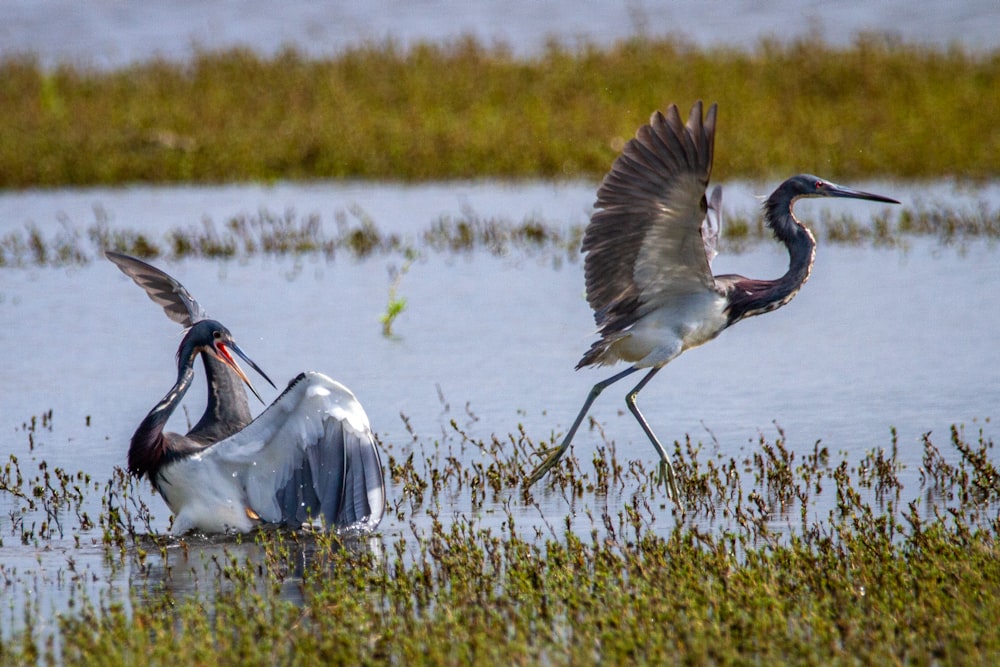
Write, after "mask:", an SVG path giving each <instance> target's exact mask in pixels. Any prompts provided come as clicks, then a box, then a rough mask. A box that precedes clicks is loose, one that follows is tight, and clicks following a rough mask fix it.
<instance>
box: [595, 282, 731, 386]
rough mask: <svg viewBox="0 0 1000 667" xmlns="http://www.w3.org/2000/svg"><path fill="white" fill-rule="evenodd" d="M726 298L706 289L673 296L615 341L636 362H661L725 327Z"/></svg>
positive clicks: (641, 364)
mask: <svg viewBox="0 0 1000 667" xmlns="http://www.w3.org/2000/svg"><path fill="white" fill-rule="evenodd" d="M725 307H726V300H725V298H723V297H722V296H721V295H718V294H710V293H705V294H703V295H692V296H690V297H688V298H686V299H684V300H675V301H673V302H671V303H670V305H669V306H664V307H661V308H660V309H658V310H655V311H653V312H652V313H650V314H648V315H647V316H645V317H643V318H642V319H641V320H639V321H638V322H636V323H635V324H634V325H633V326H632V327H631V328H630V329H629V331H628V335H627V336H626V337H624V338H623V339H622V340H620V341H618V342H617V343H616V345H615V348H616V351H617V352H618V354H619V356H621V358H622V359H625V360H627V361H632V362H635V365H636V366H639V367H642V368H651V367H653V366H662V365H663V364H665V363H667V362H668V361H670V360H671V359H673V358H674V357H676V356H677V355H679V354H680V353H681V352H683V351H685V350H688V349H691V348H693V347H698V346H699V345H703V344H704V343H707V342H708V341H710V340H712V339H713V338H715V337H716V336H718V335H719V333H720V332H721V331H722V330H723V329H725V328H726V323H727V318H726V315H725Z"/></svg>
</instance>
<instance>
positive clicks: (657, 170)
mask: <svg viewBox="0 0 1000 667" xmlns="http://www.w3.org/2000/svg"><path fill="white" fill-rule="evenodd" d="M715 116H716V105H714V104H713V105H712V106H711V107H709V109H708V114H707V115H706V116H705V118H704V120H702V104H701V102H698V103H696V104H695V105H694V107H693V108H692V109H691V114H690V116H689V118H688V121H687V124H686V125H685V124H684V123H682V121H681V117H680V114H679V113H678V111H677V107H676V105H670V107H669V108H668V109H667V111H666V113H665V114H662V113H660V112H656V113H654V114H653V116H652V118H651V119H650V121H649V124H648V125H643V126H642V127H641V128H639V130H638V131H637V132H636V136H635V138H633V139H631V140H629V142H628V143H627V144H626V145H625V148H624V150H623V151H622V154H621V155H619V156H618V158H617V159H616V160H615V162H614V164H613V165H612V166H611V171H609V172H608V174H607V175H606V176H605V177H604V181H603V182H602V183H601V187H600V188H599V189H598V191H597V203H596V204H595V208H596V209H597V210H596V211H595V212H594V214H593V216H592V217H591V221H590V224H589V225H588V226H587V230H586V233H585V234H584V239H583V246H582V250H583V251H584V252H586V253H587V259H586V262H585V273H586V279H587V301H588V303H590V306H591V307H592V308H593V309H594V319H595V320H596V321H597V324H598V326H600V327H601V329H602V331H603V332H604V333H608V332H612V331H620V330H622V329H624V328H626V327H628V326H629V325H630V324H632V323H633V322H635V321H636V320H637V319H638V318H640V317H642V316H643V315H644V314H646V313H648V312H650V311H652V310H654V309H656V308H657V307H658V306H660V305H663V304H664V303H668V302H670V301H671V300H672V299H676V298H683V297H685V296H688V295H690V294H693V293H697V292H703V291H705V290H715V281H714V280H713V278H712V272H711V270H710V268H709V260H708V257H707V256H706V249H705V239H704V238H703V228H702V223H703V221H704V220H705V216H706V213H707V212H708V202H707V200H706V199H705V188H706V187H707V186H708V179H709V176H710V175H711V172H712V156H713V151H714V144H715Z"/></svg>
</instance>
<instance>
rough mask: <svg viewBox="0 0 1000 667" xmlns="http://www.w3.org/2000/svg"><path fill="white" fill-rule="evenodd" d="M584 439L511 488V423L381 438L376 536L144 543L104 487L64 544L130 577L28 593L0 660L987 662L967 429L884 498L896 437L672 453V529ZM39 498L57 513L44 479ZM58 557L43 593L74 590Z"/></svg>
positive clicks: (618, 467)
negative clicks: (385, 478) (859, 453)
mask: <svg viewBox="0 0 1000 667" xmlns="http://www.w3.org/2000/svg"><path fill="white" fill-rule="evenodd" d="M403 420H404V422H406V421H407V420H406V417H405V416H403ZM591 426H592V427H593V428H594V429H595V431H596V432H597V433H598V435H599V438H600V439H601V444H600V445H599V446H598V448H597V449H596V451H595V454H594V457H593V460H592V461H585V460H580V459H578V458H575V457H573V456H567V457H564V459H563V460H562V461H561V462H560V464H559V465H558V466H557V467H556V468H555V469H554V470H553V471H552V473H551V474H550V475H549V476H548V477H547V478H545V479H544V480H542V482H541V484H540V485H539V486H538V487H536V488H534V489H532V490H530V491H529V490H525V489H523V488H522V487H521V484H522V481H523V479H524V476H525V473H526V471H528V470H531V468H532V466H533V464H534V463H536V462H537V460H538V458H539V456H540V452H541V450H542V449H544V448H545V447H547V446H549V444H550V443H548V442H547V441H546V440H536V439H534V438H533V437H532V436H531V435H530V434H528V433H525V432H524V430H523V429H518V430H517V431H515V432H512V433H509V434H506V435H503V436H493V437H491V438H487V439H476V438H473V437H470V436H469V435H468V434H467V433H466V432H465V430H464V427H463V426H462V425H460V424H459V423H457V422H456V421H454V420H453V421H452V422H451V424H450V427H448V428H446V429H445V430H444V431H442V432H441V433H440V434H438V435H436V436H434V437H433V438H427V437H424V436H421V435H419V434H416V433H412V431H411V434H412V440H410V441H408V442H406V443H397V444H393V443H383V446H384V447H385V448H386V450H387V453H388V456H387V458H386V462H387V472H388V473H389V482H390V485H389V489H390V509H389V514H388V516H387V518H386V521H385V523H384V524H383V530H384V531H385V532H384V533H383V534H381V535H374V536H336V535H330V534H323V533H315V532H307V531H287V530H274V529H270V530H262V531H259V532H257V533H255V534H251V535H248V536H243V537H237V538H229V539H219V538H212V539H209V538H204V537H199V536H196V535H195V536H187V537H185V538H183V539H176V538H169V537H165V536H160V535H157V534H155V531H152V530H151V529H150V524H149V516H148V513H147V510H146V508H145V507H144V506H143V505H142V504H141V503H137V502H136V501H135V500H134V487H133V482H131V481H130V480H129V478H128V477H127V476H125V475H124V473H122V472H121V471H120V470H119V471H116V473H115V475H114V477H113V478H112V479H110V480H108V482H107V484H106V485H102V484H95V485H87V487H86V490H85V491H84V493H86V494H88V495H90V496H94V495H96V496H99V497H100V499H101V506H102V507H103V510H102V517H101V518H100V520H99V522H98V523H97V525H96V526H94V525H82V524H81V525H79V526H75V527H73V528H72V531H73V532H74V533H77V534H79V535H80V537H79V538H78V539H79V540H80V541H83V542H84V543H88V542H93V543H95V544H97V545H99V547H100V548H101V549H103V551H104V553H105V559H104V567H105V568H106V569H107V571H108V572H109V573H110V574H107V575H105V576H109V578H111V579H114V578H115V577H117V576H120V574H121V573H128V586H127V587H126V588H124V589H121V588H119V589H117V590H115V589H108V590H106V591H104V592H102V593H100V594H97V595H89V594H87V593H86V592H79V593H77V594H75V596H74V597H73V598H72V599H73V600H74V602H73V604H72V605H70V608H69V609H67V610H65V611H64V612H63V613H61V614H60V615H59V616H58V619H57V623H55V624H51V623H50V624H47V625H46V624H45V623H43V619H44V618H45V617H46V611H45V610H44V609H40V608H38V607H37V605H38V603H37V602H33V601H32V600H33V598H32V597H31V596H30V595H28V596H26V602H25V608H24V610H23V614H24V618H23V622H22V623H21V627H20V629H19V630H18V631H17V632H16V633H15V634H14V635H13V636H12V637H11V638H10V640H9V641H6V642H5V643H3V644H0V662H3V663H5V664H23V663H25V662H41V663H52V662H60V661H65V662H67V663H72V664H77V663H87V664H90V663H94V662H96V663H100V664H133V663H137V662H142V663H143V664H163V663H170V664H175V665H181V664H220V665H222V664H278V663H296V664H303V663H310V664H311V663H320V662H322V663H331V662H332V663H337V664H343V663H351V664H358V663H393V664H469V663H471V662H476V663H482V662H488V663H494V664H497V663H500V664H516V663H548V664H556V665H562V664H606V663H608V662H612V663H616V664H622V663H629V664H664V663H673V662H695V663H703V662H714V663H727V664H728V663H733V662H735V663H768V664H772V663H789V662H790V663H797V664H802V663H805V664H844V663H851V664H857V663H863V664H875V663H879V664H881V663H917V664H925V663H946V664H947V663H976V664H990V663H993V662H995V661H996V660H997V658H1000V636H998V635H997V633H996V632H995V628H996V627H997V623H998V622H1000V547H998V543H997V536H998V534H1000V519H998V514H997V510H998V507H1000V474H998V471H997V468H996V467H995V465H994V464H993V463H992V462H991V461H992V459H993V458H994V454H993V443H992V441H990V440H988V439H985V438H984V437H983V436H982V434H981V433H980V434H979V435H977V434H975V433H973V434H971V437H970V436H969V435H967V434H966V433H965V431H964V430H963V429H961V428H957V427H956V428H954V429H953V430H952V432H951V433H950V434H949V436H948V437H946V438H945V439H944V440H943V441H935V440H933V439H932V438H931V437H930V435H927V436H925V437H924V440H923V443H922V446H923V452H924V453H923V458H922V464H921V466H920V469H919V475H911V476H910V477H909V478H910V479H913V480H914V481H913V484H914V488H906V487H905V486H904V484H903V483H902V481H901V480H902V479H903V476H905V475H906V473H907V471H906V469H905V466H903V465H902V464H901V463H900V461H899V460H898V458H897V456H898V448H899V444H898V443H897V442H896V439H895V435H894V434H893V437H892V441H891V443H890V445H889V446H888V447H887V448H876V449H874V450H872V451H870V452H869V453H868V454H867V455H866V456H865V457H863V459H862V460H860V461H857V462H853V463H852V462H850V461H848V460H847V459H846V458H843V457H842V456H838V455H835V454H832V453H831V452H829V451H828V450H827V449H826V448H824V447H822V446H821V445H820V444H819V443H817V444H816V445H814V446H813V447H812V448H811V449H809V448H807V449H805V450H802V449H799V448H797V447H795V446H794V445H793V444H792V443H788V442H787V441H786V439H785V436H784V434H783V433H782V432H781V430H780V429H779V430H778V431H777V437H775V438H773V439H769V438H765V437H764V436H761V437H760V439H759V442H757V443H756V446H755V447H753V448H751V451H750V452H749V453H746V454H744V455H740V456H737V457H733V456H730V455H728V454H725V453H723V452H720V451H718V448H717V447H716V448H715V451H714V452H713V451H712V449H713V448H712V447H711V446H709V447H705V446H703V445H701V444H698V443H694V442H692V441H690V440H686V441H683V442H677V443H675V444H674V449H673V459H674V465H675V468H676V470H677V473H678V481H679V483H680V486H681V489H682V493H683V496H684V498H685V503H684V508H683V509H681V510H677V511H673V510H672V505H670V504H669V502H668V501H667V500H666V498H665V496H664V495H663V493H664V492H663V490H662V489H661V488H658V487H657V486H656V484H655V482H654V478H655V472H656V470H655V468H651V469H649V470H647V469H646V468H645V467H644V465H643V464H642V463H641V462H639V461H626V460H623V459H622V458H620V456H619V454H618V453H617V452H616V448H615V444H614V443H613V442H611V441H607V440H605V439H604V438H603V435H601V434H602V433H603V431H602V428H601V425H600V424H598V423H596V422H592V423H591ZM552 435H553V438H552V440H553V441H555V440H556V438H555V436H557V435H558V434H552ZM40 471H41V469H40ZM25 472H26V474H23V475H13V474H8V475H7V476H5V477H4V478H3V484H2V486H0V493H3V494H8V495H9V494H14V495H15V497H14V498H13V499H12V504H13V506H14V507H15V508H17V507H18V506H19V504H23V503H27V502H29V501H28V498H29V497H32V496H36V497H37V495H38V494H36V493H34V492H29V491H30V490H31V489H33V488H37V485H38V484H39V482H38V480H39V479H41V477H43V475H40V476H33V475H32V474H31V473H28V472H27V471H25ZM40 494H41V495H44V496H50V497H49V498H48V499H47V500H42V501H41V502H43V503H47V504H48V505H58V504H60V503H64V502H68V503H69V504H70V505H72V504H73V503H74V502H75V500H74V499H73V498H66V497H65V494H63V493H62V491H60V490H59V488H58V487H57V486H53V487H51V488H50V487H48V486H44V485H43V490H42V491H41V492H40ZM3 500H4V501H5V503H7V501H8V500H11V499H10V498H8V497H5V498H3ZM91 500H93V498H91ZM554 508H556V509H554ZM558 508H562V509H558ZM26 514H28V515H31V514H33V512H30V511H29V512H26ZM532 514H537V516H539V517H540V519H539V520H537V521H533V522H532V521H529V520H528V519H527V517H529V516H530V515H532ZM665 523H666V525H664V524H665ZM22 529H23V524H22ZM4 530H5V531H6V530H8V529H7V528H6V527H5V529H4ZM11 530H13V531H14V532H16V531H17V530H18V528H17V526H14V527H12V528H11ZM31 539H32V540H34V541H35V544H36V545H37V546H39V547H44V545H45V544H46V543H47V541H48V539H49V538H47V537H46V536H45V535H42V534H40V533H38V532H37V531H36V532H35V533H34V534H33V535H32V537H31ZM51 539H53V540H54V539H55V536H53V537H52V538H51ZM72 563H73V561H72V559H70V561H69V564H68V565H67V566H65V567H64V568H60V572H56V573H52V572H50V573H48V575H47V576H50V577H53V578H54V580H55V581H58V582H60V586H63V587H67V588H71V589H74V590H76V588H79V589H80V590H81V591H85V590H86V588H85V586H86V576H84V577H82V581H81V578H80V577H74V576H69V574H68V572H69V571H71V570H72V569H73V565H72ZM0 574H2V575H3V577H4V586H5V590H6V593H7V594H9V595H14V596H16V595H19V594H22V595H23V591H24V590H30V589H31V586H32V585H36V586H37V585H38V583H37V580H34V582H33V581H32V576H33V575H32V574H31V573H20V572H17V571H10V570H6V569H5V568H3V567H2V566H0ZM80 574H84V575H85V574H86V573H80ZM25 577H26V579H25ZM74 587H76V588H74Z"/></svg>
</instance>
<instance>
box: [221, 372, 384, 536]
mask: <svg viewBox="0 0 1000 667" xmlns="http://www.w3.org/2000/svg"><path fill="white" fill-rule="evenodd" d="M202 456H203V457H204V458H209V457H212V458H215V460H216V463H218V465H219V466H220V467H221V468H223V469H225V470H227V471H229V472H230V474H232V475H234V476H236V477H238V478H240V479H241V480H242V483H243V486H244V489H245V491H246V494H247V498H248V499H249V504H250V509H252V510H253V511H254V512H256V513H257V514H258V515H259V516H260V517H261V518H262V519H263V520H265V521H267V522H271V523H285V524H290V525H301V524H302V523H305V522H307V521H310V520H312V519H318V518H322V520H323V522H324V523H325V524H326V525H327V526H328V527H333V528H336V529H341V530H344V529H347V530H363V531H370V530H373V529H374V528H375V527H376V526H377V525H378V523H379V521H381V519H382V515H383V513H384V511H385V482H384V480H383V477H382V462H381V459H380V458H379V454H378V450H377V449H376V447H375V440H374V436H373V434H372V430H371V426H370V425H369V423H368V417H367V415H366V414H365V411H364V409H362V407H361V404H360V403H359V402H358V400H357V399H356V398H355V397H354V394H352V393H351V392H350V391H349V390H348V389H347V388H346V387H344V386H343V385H341V384H340V383H338V382H335V381H334V380H331V379H330V378H329V377H327V376H325V375H323V374H321V373H303V374H301V375H299V376H298V377H297V378H295V380H293V381H292V382H291V384H289V386H288V388H287V389H286V390H285V392H284V393H283V394H282V395H281V396H280V397H278V399H277V400H276V401H275V402H274V403H272V404H271V406H270V407H268V408H267V410H265V411H264V412H263V413H261V414H260V416H259V417H257V419H255V420H254V421H253V422H251V423H250V424H249V425H248V426H247V427H246V428H245V429H243V430H242V431H240V432H239V433H237V434H236V435H234V436H232V437H230V438H227V439H226V440H222V441H220V442H218V443H216V444H215V445H214V446H212V447H210V448H209V449H208V450H207V451H206V452H205V453H204V454H202Z"/></svg>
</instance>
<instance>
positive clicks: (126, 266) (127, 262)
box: [104, 250, 208, 327]
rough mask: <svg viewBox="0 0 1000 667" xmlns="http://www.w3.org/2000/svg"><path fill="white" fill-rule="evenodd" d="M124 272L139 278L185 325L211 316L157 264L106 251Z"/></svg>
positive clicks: (166, 308) (141, 285)
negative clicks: (156, 265)
mask: <svg viewBox="0 0 1000 667" xmlns="http://www.w3.org/2000/svg"><path fill="white" fill-rule="evenodd" d="M104 256H105V257H107V258H108V259H110V260H111V261H112V262H114V263H115V265H117V266H118V268H119V269H121V270H122V273H124V274H125V275H127V276H128V277H129V278H131V279H132V280H134V281H135V283H136V284H137V285H138V286H139V287H141V288H142V289H144V290H146V294H148V295H149V298H150V299H152V300H153V301H154V302H155V303H157V304H158V305H160V306H162V307H163V310H164V312H166V314H167V317H169V318H170V319H172V320H173V321H174V322H177V323H178V324H181V325H182V326H184V327H190V326H191V325H192V324H194V323H195V322H198V321H199V320H204V319H205V318H207V317H208V313H206V312H205V309H204V308H202V307H201V305H200V304H199V303H198V302H197V301H195V299H194V297H193V296H191V295H190V294H189V293H188V291H187V290H186V289H185V288H184V285H181V284H180V283H179V282H177V281H176V280H175V279H174V278H171V277H170V276H168V275H167V274H166V273H164V272H163V271H161V270H159V269H158V268H156V267H155V266H150V265H149V264H147V263H146V262H144V261H142V260H140V259H136V258H135V257H130V256H128V255H123V254H121V253H119V252H111V251H110V250H108V251H106V252H105V253H104Z"/></svg>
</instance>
